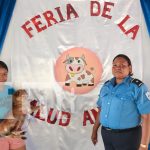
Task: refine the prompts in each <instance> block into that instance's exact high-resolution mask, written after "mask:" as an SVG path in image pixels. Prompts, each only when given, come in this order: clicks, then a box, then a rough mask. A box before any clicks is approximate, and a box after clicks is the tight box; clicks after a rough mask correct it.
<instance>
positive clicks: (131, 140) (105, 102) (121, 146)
mask: <svg viewBox="0 0 150 150" xmlns="http://www.w3.org/2000/svg"><path fill="white" fill-rule="evenodd" d="M97 105H98V107H100V109H101V111H100V119H99V120H100V123H101V124H102V130H101V134H102V139H103V142H104V145H105V150H138V149H139V146H140V142H141V135H142V130H141V126H140V124H141V115H142V114H149V113H150V93H149V92H148V89H147V87H146V86H145V85H144V84H143V83H142V82H141V81H140V80H138V79H133V78H131V77H130V76H127V77H126V78H125V79H124V80H123V81H122V82H121V83H120V84H116V82H115V77H114V78H112V79H111V80H109V81H107V82H105V83H104V85H103V87H102V88H101V91H100V94H99V99H98V101H97Z"/></svg>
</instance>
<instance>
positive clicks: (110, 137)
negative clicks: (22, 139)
mask: <svg viewBox="0 0 150 150" xmlns="http://www.w3.org/2000/svg"><path fill="white" fill-rule="evenodd" d="M101 134H102V139H103V142H104V146H105V150H138V149H139V147H140V142H141V136H142V129H141V126H139V127H137V128H134V129H132V130H127V131H113V130H106V129H104V128H103V127H102V130H101Z"/></svg>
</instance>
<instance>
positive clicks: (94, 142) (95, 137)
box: [91, 129, 98, 145]
mask: <svg viewBox="0 0 150 150" xmlns="http://www.w3.org/2000/svg"><path fill="white" fill-rule="evenodd" d="M91 140H92V143H93V144H94V145H95V144H96V143H97V142H98V136H97V131H96V130H94V129H93V131H92V136H91Z"/></svg>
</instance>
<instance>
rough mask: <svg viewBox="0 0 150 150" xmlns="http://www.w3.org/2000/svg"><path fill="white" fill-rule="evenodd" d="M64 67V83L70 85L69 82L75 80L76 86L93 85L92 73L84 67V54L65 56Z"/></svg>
mask: <svg viewBox="0 0 150 150" xmlns="http://www.w3.org/2000/svg"><path fill="white" fill-rule="evenodd" d="M64 63H65V69H66V71H67V75H66V79H65V85H66V86H70V83H71V82H75V83H76V86H77V87H81V86H94V76H93V74H92V73H91V72H90V71H88V70H86V69H85V66H86V65H87V63H86V60H85V56H84V55H82V56H81V57H71V56H69V55H67V56H66V60H65V61H64Z"/></svg>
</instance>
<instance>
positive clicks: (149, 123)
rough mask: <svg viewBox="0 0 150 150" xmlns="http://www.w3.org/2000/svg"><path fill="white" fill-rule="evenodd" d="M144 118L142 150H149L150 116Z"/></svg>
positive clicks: (146, 115) (145, 115)
mask: <svg viewBox="0 0 150 150" xmlns="http://www.w3.org/2000/svg"><path fill="white" fill-rule="evenodd" d="M141 117H142V139H141V145H140V150H147V149H148V144H149V135H150V114H144V115H142V116H141Z"/></svg>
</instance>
